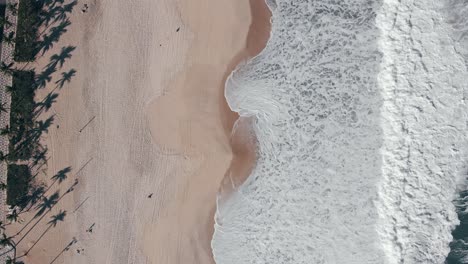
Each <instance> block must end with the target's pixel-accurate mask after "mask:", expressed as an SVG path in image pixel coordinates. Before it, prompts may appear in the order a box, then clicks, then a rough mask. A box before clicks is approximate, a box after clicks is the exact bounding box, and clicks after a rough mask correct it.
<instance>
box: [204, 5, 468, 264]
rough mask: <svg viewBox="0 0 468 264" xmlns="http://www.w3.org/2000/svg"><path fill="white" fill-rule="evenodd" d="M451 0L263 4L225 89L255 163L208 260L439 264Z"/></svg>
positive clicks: (459, 97)
mask: <svg viewBox="0 0 468 264" xmlns="http://www.w3.org/2000/svg"><path fill="white" fill-rule="evenodd" d="M453 1H454V0H451V2H448V0H447V1H438V0H420V1H409V0H401V1H397V0H379V1H377V0H375V1H372V0H355V1H352V0H323V1H313V0H276V1H273V0H269V1H267V3H268V5H269V6H270V8H271V10H272V14H273V16H272V30H271V36H270V40H269V42H268V44H267V46H266V47H265V49H264V50H263V51H262V52H261V53H260V54H259V55H258V56H256V57H255V58H253V59H251V60H250V61H248V62H247V63H246V64H244V65H241V66H240V67H238V68H237V69H236V71H235V72H233V74H232V75H231V76H230V78H229V79H228V81H227V83H226V98H227V101H228V104H229V106H230V107H231V109H233V110H234V111H236V112H238V113H239V114H240V115H241V116H244V117H254V118H255V120H256V121H255V123H254V124H253V126H254V127H253V130H254V131H255V133H256V137H257V140H258V146H257V147H258V150H257V151H258V160H257V164H256V166H255V168H254V169H253V171H252V173H251V175H250V176H249V178H248V179H247V181H246V182H245V183H244V184H243V185H242V186H240V187H239V189H238V190H237V191H236V192H235V193H233V194H232V195H231V197H229V199H227V200H224V199H223V203H222V204H219V205H218V210H217V213H216V226H215V234H214V237H213V241H212V248H213V253H214V257H215V260H216V262H217V264H247V263H255V264H261V263H269V264H276V263H304V264H305V263H307V264H310V263H314V264H315V263H359V264H362V263H379V264H380V263H392V264H393V263H443V262H444V260H445V257H446V256H447V254H448V251H449V247H448V245H449V242H450V241H451V239H452V237H451V231H452V229H453V228H454V227H455V225H456V224H457V223H458V220H457V216H456V213H455V207H454V206H453V204H452V200H453V199H454V198H455V197H456V191H457V187H458V188H463V185H462V184H461V183H462V180H464V179H463V177H462V176H463V175H464V174H465V172H466V161H467V160H468V159H467V155H466V151H467V147H468V144H467V143H468V138H467V136H468V133H467V132H468V131H467V130H468V128H467V121H468V109H467V108H468V107H467V105H466V103H465V96H466V95H467V94H466V93H467V91H468V89H467V85H468V73H467V71H466V63H465V60H464V57H465V56H464V55H465V54H464V53H463V51H464V50H463V41H462V39H461V37H460V36H462V35H463V34H460V32H458V31H457V25H460V23H458V22H453V20H450V19H448V18H450V16H451V13H450V12H448V11H447V10H449V9H450V6H451V5H452V4H453ZM458 28H459V27H458ZM465 49H466V47H465ZM467 50H468V49H467Z"/></svg>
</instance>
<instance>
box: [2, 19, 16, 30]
mask: <svg viewBox="0 0 468 264" xmlns="http://www.w3.org/2000/svg"><path fill="white" fill-rule="evenodd" d="M11 26H13V23H11V21H10V20H8V19H7V18H6V17H2V18H0V27H5V28H9V27H11Z"/></svg>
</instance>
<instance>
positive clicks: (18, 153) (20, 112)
mask: <svg viewBox="0 0 468 264" xmlns="http://www.w3.org/2000/svg"><path fill="white" fill-rule="evenodd" d="M34 94H35V89H34V72H33V71H17V72H15V73H14V74H13V91H12V93H11V102H12V103H11V109H10V135H11V138H10V146H9V153H10V156H9V160H10V161H16V160H28V159H30V158H31V157H32V154H33V151H34V148H35V144H37V142H36V141H37V140H36V139H34V136H33V127H34V121H33V114H34V113H33V112H34V107H35V103H34Z"/></svg>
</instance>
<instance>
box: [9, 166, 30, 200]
mask: <svg viewBox="0 0 468 264" xmlns="http://www.w3.org/2000/svg"><path fill="white" fill-rule="evenodd" d="M31 179H32V176H31V172H30V170H29V167H28V166H27V165H16V164H10V165H8V181H7V186H8V189H7V204H9V205H16V204H18V203H20V202H21V200H22V199H24V197H25V196H27V194H28V190H29V187H30V185H31Z"/></svg>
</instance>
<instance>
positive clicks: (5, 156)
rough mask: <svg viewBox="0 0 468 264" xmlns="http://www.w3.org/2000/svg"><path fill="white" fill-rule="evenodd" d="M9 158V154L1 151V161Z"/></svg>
mask: <svg viewBox="0 0 468 264" xmlns="http://www.w3.org/2000/svg"><path fill="white" fill-rule="evenodd" d="M7 159H8V154H5V153H3V152H2V151H0V162H1V161H6V160H7Z"/></svg>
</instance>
